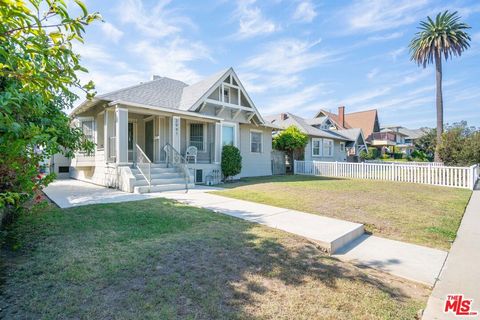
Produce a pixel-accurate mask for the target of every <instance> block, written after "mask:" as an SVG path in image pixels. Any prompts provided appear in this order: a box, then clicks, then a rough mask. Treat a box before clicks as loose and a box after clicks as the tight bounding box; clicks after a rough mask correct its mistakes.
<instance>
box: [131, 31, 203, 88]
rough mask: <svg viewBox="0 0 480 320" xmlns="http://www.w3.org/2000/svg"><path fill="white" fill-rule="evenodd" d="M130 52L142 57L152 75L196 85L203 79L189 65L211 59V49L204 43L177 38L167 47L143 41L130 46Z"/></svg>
mask: <svg viewBox="0 0 480 320" xmlns="http://www.w3.org/2000/svg"><path fill="white" fill-rule="evenodd" d="M130 50H131V51H132V52H133V53H135V54H138V55H139V56H141V57H142V59H143V61H144V62H145V63H146V64H147V67H146V68H147V69H148V71H149V72H150V74H158V75H161V76H166V77H170V78H173V79H178V80H181V81H185V82H187V83H194V82H196V81H198V80H200V78H201V77H200V76H199V74H198V73H197V72H196V71H195V70H194V69H192V68H190V67H188V65H187V63H189V62H192V61H196V60H202V59H211V58H210V51H209V49H208V48H207V47H206V46H204V45H203V44H202V43H200V42H195V41H188V40H185V39H182V38H176V39H174V40H173V41H171V42H169V43H167V44H166V45H165V46H156V45H154V44H152V42H151V41H145V40H143V41H140V42H138V43H135V44H134V45H132V46H130Z"/></svg>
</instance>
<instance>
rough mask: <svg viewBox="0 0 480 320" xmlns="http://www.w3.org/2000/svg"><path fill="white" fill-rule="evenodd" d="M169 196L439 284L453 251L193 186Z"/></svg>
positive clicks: (363, 262)
mask: <svg viewBox="0 0 480 320" xmlns="http://www.w3.org/2000/svg"><path fill="white" fill-rule="evenodd" d="M162 196H163V197H165V198H169V199H173V200H177V201H179V202H182V203H185V204H188V205H192V206H196V207H201V208H205V209H209V210H213V211H216V212H220V213H223V214H227V215H230V216H234V217H237V218H240V219H244V220H247V221H251V222H256V223H260V224H263V225H266V226H269V227H272V228H277V229H280V230H283V231H287V232H290V233H294V234H297V235H300V236H303V237H306V238H309V239H311V240H314V241H316V242H317V243H318V244H319V245H320V246H321V247H323V248H324V249H325V250H326V251H328V252H330V253H333V256H335V257H337V258H339V259H341V260H345V261H352V262H353V263H355V264H358V265H361V266H368V267H371V268H375V269H379V270H382V271H385V272H388V273H391V274H393V275H396V276H399V277H402V278H406V279H408V280H412V281H416V282H420V283H422V284H425V285H428V286H433V284H434V282H435V279H436V278H437V276H438V274H439V272H440V270H441V268H442V265H443V262H444V261H445V258H446V256H447V252H445V251H441V250H436V249H432V248H427V247H423V246H418V245H414V244H409V243H404V242H400V241H394V240H389V239H384V238H380V237H375V236H368V235H366V234H364V230H363V225H362V224H358V223H353V222H348V221H344V220H338V219H332V218H327V217H322V216H319V215H315V214H310V213H306V212H300V211H296V210H288V209H284V208H279V207H274V206H269V205H264V204H258V203H253V202H249V201H244V200H236V199H232V198H227V197H223V196H219V195H213V194H208V193H205V190H202V189H200V190H191V191H189V192H188V193H179V192H165V193H163V194H162Z"/></svg>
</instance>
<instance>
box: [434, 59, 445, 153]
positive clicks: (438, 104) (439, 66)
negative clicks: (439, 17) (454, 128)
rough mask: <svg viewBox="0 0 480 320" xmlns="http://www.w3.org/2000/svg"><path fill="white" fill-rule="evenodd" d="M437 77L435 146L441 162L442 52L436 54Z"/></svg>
mask: <svg viewBox="0 0 480 320" xmlns="http://www.w3.org/2000/svg"><path fill="white" fill-rule="evenodd" d="M435 79H436V86H437V97H436V107H437V145H436V148H435V161H436V162H440V161H442V159H440V155H439V152H438V151H439V148H440V144H441V143H442V133H443V94H442V56H441V55H440V53H438V52H437V53H436V54H435Z"/></svg>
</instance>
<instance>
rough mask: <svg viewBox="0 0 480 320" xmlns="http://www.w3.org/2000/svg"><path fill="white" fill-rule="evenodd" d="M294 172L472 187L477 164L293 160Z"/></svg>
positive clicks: (477, 172)
mask: <svg viewBox="0 0 480 320" xmlns="http://www.w3.org/2000/svg"><path fill="white" fill-rule="evenodd" d="M294 173H295V174H303V175H314V176H327V177H344V178H354V179H375V180H390V181H399V182H411V183H422V184H430V185H435V186H444V187H455V188H466V189H470V190H473V188H474V187H475V184H476V182H477V180H478V178H479V173H480V172H479V166H478V165H473V166H470V167H447V166H437V167H435V166H415V165H404V164H398V163H397V164H394V163H388V164H383V163H382V164H380V163H364V162H362V163H352V162H323V161H297V160H296V161H295V164H294Z"/></svg>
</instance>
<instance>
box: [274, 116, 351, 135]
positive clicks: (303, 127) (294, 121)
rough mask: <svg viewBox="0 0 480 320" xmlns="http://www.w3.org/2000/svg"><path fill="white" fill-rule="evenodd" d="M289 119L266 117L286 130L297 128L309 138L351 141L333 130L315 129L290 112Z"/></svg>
mask: <svg viewBox="0 0 480 320" xmlns="http://www.w3.org/2000/svg"><path fill="white" fill-rule="evenodd" d="M286 115H287V119H285V120H282V118H281V115H280V114H279V115H273V116H269V117H266V119H271V120H272V121H271V122H272V123H273V124H275V125H277V126H279V127H281V128H283V129H286V128H288V127H290V126H292V125H293V126H296V127H297V128H298V129H299V130H300V131H302V132H303V133H306V134H308V135H309V136H314V137H320V138H328V139H336V140H342V141H349V140H350V139H348V138H346V137H344V136H343V135H341V134H338V133H337V132H335V131H331V130H324V129H318V128H315V127H312V126H311V125H309V124H308V123H307V121H306V120H305V119H303V118H302V117H299V116H296V115H294V114H291V113H289V112H287V113H286Z"/></svg>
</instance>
